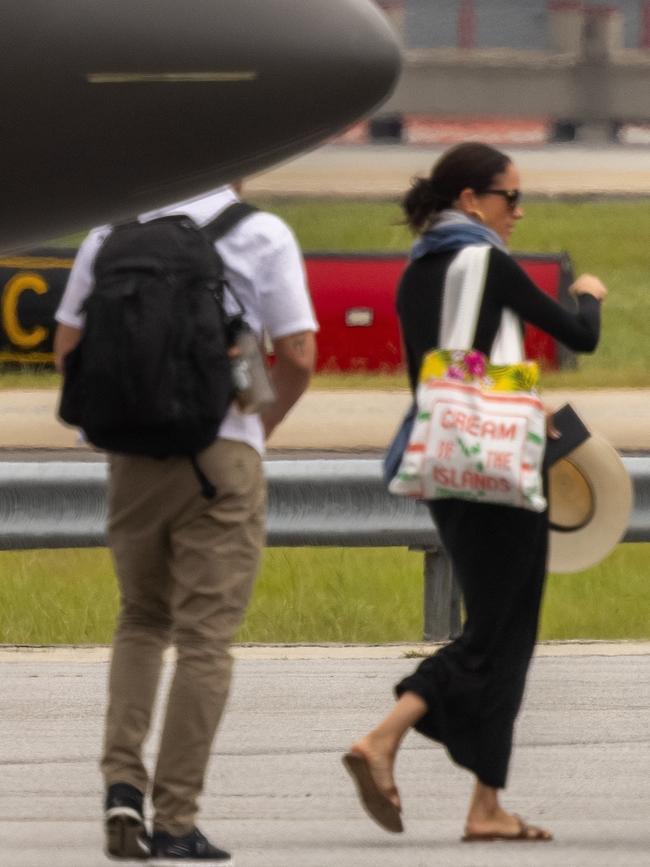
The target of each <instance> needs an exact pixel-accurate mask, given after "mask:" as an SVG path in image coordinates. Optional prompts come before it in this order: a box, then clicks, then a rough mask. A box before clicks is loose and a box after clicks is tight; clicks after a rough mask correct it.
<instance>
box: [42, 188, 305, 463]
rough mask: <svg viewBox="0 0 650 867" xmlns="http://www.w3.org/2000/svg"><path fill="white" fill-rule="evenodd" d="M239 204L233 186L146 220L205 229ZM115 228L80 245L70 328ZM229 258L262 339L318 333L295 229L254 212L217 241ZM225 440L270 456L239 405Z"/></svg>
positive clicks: (70, 294) (69, 291)
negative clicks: (187, 222)
mask: <svg viewBox="0 0 650 867" xmlns="http://www.w3.org/2000/svg"><path fill="white" fill-rule="evenodd" d="M236 201H238V198H237V196H236V195H235V193H234V191H233V190H232V189H231V188H230V187H221V188H220V189H218V190H215V191H214V192H212V193H208V194H207V195H203V196H200V197H198V198H196V199H190V200H188V201H186V202H179V203H177V204H173V205H169V206H167V207H165V208H160V209H158V210H156V211H148V212H147V213H145V214H141V215H140V216H139V217H138V219H139V220H140V221H141V222H147V221H148V220H153V219H156V218H157V217H162V216H168V215H170V214H186V215H187V216H189V217H191V218H192V219H193V220H194V221H195V222H196V223H197V224H198V225H199V226H202V225H205V224H206V223H209V222H210V221H211V220H213V219H214V218H215V217H216V216H217V214H219V213H220V212H221V211H223V210H224V208H227V207H228V205H230V204H232V203H233V202H236ZM110 231H111V227H110V226H101V227H99V228H96V229H93V230H92V231H91V232H90V233H89V234H88V236H87V237H86V239H85V240H84V241H83V243H82V244H81V246H80V247H79V251H78V253H77V256H76V258H75V261H74V265H73V266H72V270H71V271H70V276H69V278H68V283H67V285H66V288H65V292H64V293H63V297H62V299H61V303H60V305H59V308H58V310H57V311H56V314H55V318H56V320H57V321H58V322H61V323H62V324H64V325H70V326H72V327H74V328H83V326H84V315H83V313H82V312H81V306H82V304H83V302H84V301H85V299H86V297H87V296H88V294H89V293H90V291H91V289H92V285H93V265H94V261H95V256H96V255H97V251H98V250H99V248H100V246H101V244H102V242H103V240H104V239H105V238H106V236H107V235H108V233H109V232H110ZM215 246H216V248H217V251H218V253H219V255H220V256H221V258H222V259H223V262H224V268H225V277H226V279H227V281H228V283H229V285H230V286H232V288H233V290H234V292H235V293H236V294H237V297H238V298H239V300H240V301H241V303H242V304H243V306H244V308H245V310H246V314H245V319H246V321H247V322H248V324H249V325H250V327H251V328H252V329H253V331H255V333H256V334H257V335H258V336H259V337H260V338H261V337H262V335H263V333H264V332H266V334H267V335H268V336H269V338H270V339H271V340H276V339H278V338H280V337H287V336H288V335H289V334H297V333H299V332H301V331H317V330H318V324H317V322H316V319H315V317H314V312H313V308H312V305H311V299H310V297H309V292H308V290H307V284H306V280H305V269H304V263H303V259H302V255H301V253H300V249H299V247H298V243H297V241H296V239H295V237H294V235H293V232H292V231H291V229H290V228H289V227H288V226H287V225H286V224H285V223H284V222H283V221H282V220H281V219H280V218H279V217H276V216H274V215H273V214H268V213H265V212H263V211H260V212H257V213H253V214H251V215H250V216H248V217H246V218H245V219H244V220H242V222H241V223H239V224H238V225H237V226H235V227H234V228H233V229H232V230H231V231H230V232H228V234H227V235H225V236H224V237H223V238H220V239H219V240H218V241H217V242H216V245H215ZM219 436H220V437H222V438H224V439H231V440H237V441H241V442H245V443H248V444H249V445H250V446H252V447H253V448H254V449H256V450H257V451H258V452H259V453H260V454H264V431H263V428H262V422H261V419H260V417H259V415H257V414H253V415H244V414H243V413H241V412H239V410H238V409H237V407H236V406H235V405H234V404H233V405H232V406H231V408H230V410H229V411H228V415H227V416H226V418H225V419H224V421H223V423H222V425H221V427H220V429H219Z"/></svg>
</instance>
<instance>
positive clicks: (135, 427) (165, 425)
mask: <svg viewBox="0 0 650 867" xmlns="http://www.w3.org/2000/svg"><path fill="white" fill-rule="evenodd" d="M255 210H256V209H255V208H253V207H252V206H250V205H247V204H244V203H242V202H238V203H236V204H234V205H231V206H230V207H229V208H226V209H225V210H224V211H223V212H222V213H221V214H220V215H219V216H218V217H217V218H216V219H215V220H213V221H212V222H211V223H209V224H208V225H207V226H205V227H203V228H199V227H198V226H197V225H196V223H195V222H194V221H193V220H191V219H190V218H189V217H186V216H168V217H161V218H159V219H155V220H151V221H149V222H146V223H138V222H133V223H126V224H123V225H118V226H116V227H115V228H114V229H113V230H112V232H111V233H110V234H109V235H108V237H107V238H106V240H105V241H104V243H103V245H102V246H101V247H100V249H99V251H98V253H97V256H96V258H95V265H94V287H93V290H92V292H91V293H90V295H89V296H88V298H87V299H86V301H85V303H84V306H83V310H84V312H85V315H86V322H85V326H84V330H83V334H82V337H81V340H80V342H79V344H78V345H77V347H76V348H75V349H74V350H73V351H72V352H70V353H69V354H68V355H67V356H66V358H65V370H64V379H63V389H62V393H61V402H60V406H59V415H60V417H61V419H62V420H63V421H65V422H67V423H68V424H71V425H75V426H77V427H80V428H81V429H82V430H83V432H84V434H85V436H86V437H87V439H88V441H89V442H90V443H92V444H93V445H94V446H97V447H98V448H101V449H105V450H106V451H109V452H119V453H124V454H134V455H149V456H151V457H157V458H164V457H168V456H169V455H187V456H188V457H190V458H191V459H192V461H193V463H194V466H195V469H196V471H197V474H198V475H199V478H200V479H201V482H202V484H203V493H204V494H205V496H213V495H214V489H213V488H212V486H210V485H209V482H208V481H207V479H205V476H204V475H203V474H202V473H201V472H200V470H199V468H198V467H197V465H196V454H197V452H199V451H201V450H202V449H204V448H206V447H207V446H209V445H210V444H211V443H212V441H213V440H214V439H215V437H216V435H217V431H218V429H219V426H220V424H221V422H222V421H223V418H224V416H225V415H226V412H227V410H228V407H229V405H230V403H231V400H232V381H231V371H230V362H229V358H228V346H229V343H230V331H231V329H232V328H233V319H231V318H229V317H228V316H227V315H226V313H225V310H224V288H225V281H224V276H223V262H222V261H221V258H220V257H219V255H218V253H217V252H216V250H215V247H214V241H215V240H217V238H220V237H222V236H223V235H225V234H226V233H227V232H228V231H229V230H230V229H232V228H233V227H234V226H235V225H236V224H237V223H239V222H240V221H241V220H242V219H244V217H246V216H248V215H249V214H250V213H252V212H253V211H255ZM234 319H238V317H234ZM239 321H240V320H239Z"/></svg>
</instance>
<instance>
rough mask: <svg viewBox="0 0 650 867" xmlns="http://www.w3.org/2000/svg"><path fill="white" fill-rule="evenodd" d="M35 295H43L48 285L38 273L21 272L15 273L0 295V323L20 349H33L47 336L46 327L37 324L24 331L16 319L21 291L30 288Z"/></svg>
mask: <svg viewBox="0 0 650 867" xmlns="http://www.w3.org/2000/svg"><path fill="white" fill-rule="evenodd" d="M30 289H31V291H32V292H36V294H37V295H45V293H46V292H47V289H48V286H47V283H46V282H45V280H43V278H42V277H41V275H40V274H34V273H31V272H23V273H21V274H15V275H14V276H13V277H12V278H11V280H9V282H8V283H7V285H6V286H5V290H4V292H3V295H2V324H3V326H4V330H5V334H6V335H7V337H8V338H9V340H10V341H11V342H12V343H13V344H14V346H20V347H21V348H22V349H34V347H36V346H38V345H39V343H42V342H43V341H44V340H45V338H46V337H47V334H48V331H47V328H43V327H42V326H41V325H37V326H36V328H33V329H32V330H31V331H25V329H24V328H23V327H22V325H21V324H20V322H19V321H18V300H19V298H20V296H21V295H22V293H23V292H27V291H28V290H30Z"/></svg>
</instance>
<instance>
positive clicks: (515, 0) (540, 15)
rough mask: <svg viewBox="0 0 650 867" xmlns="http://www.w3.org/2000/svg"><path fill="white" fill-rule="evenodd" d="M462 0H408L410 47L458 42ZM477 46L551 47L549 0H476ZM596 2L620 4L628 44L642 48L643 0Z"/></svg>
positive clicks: (596, 1)
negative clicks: (548, 27)
mask: <svg viewBox="0 0 650 867" xmlns="http://www.w3.org/2000/svg"><path fill="white" fill-rule="evenodd" d="M461 3H462V0H405V4H406V5H405V28H406V44H407V46H408V47H409V48H443V47H449V48H450V47H455V46H456V45H457V44H458V14H459V11H460V7H461ZM474 3H475V9H476V30H475V32H476V47H477V48H520V49H523V48H538V49H543V48H546V47H547V11H546V10H547V6H548V2H547V0H474ZM590 3H591V4H592V5H594V6H605V5H606V6H617V7H618V8H619V9H620V10H621V11H622V12H623V14H624V16H625V37H624V38H625V47H626V48H638V47H639V39H640V32H641V11H640V10H641V2H640V0H610V2H607V3H603V2H600V0H590Z"/></svg>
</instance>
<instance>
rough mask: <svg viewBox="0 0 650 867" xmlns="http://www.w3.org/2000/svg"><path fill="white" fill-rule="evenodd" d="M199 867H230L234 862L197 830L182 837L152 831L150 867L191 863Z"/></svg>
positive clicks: (227, 853) (228, 853) (227, 854)
mask: <svg viewBox="0 0 650 867" xmlns="http://www.w3.org/2000/svg"><path fill="white" fill-rule="evenodd" d="M195 862H196V863H197V864H200V865H201V867H231V865H233V864H234V863H235V862H234V861H233V859H232V856H231V855H230V852H226V851H225V850H224V849H217V847H216V846H213V845H212V843H210V841H209V840H207V839H206V838H205V837H204V836H203V834H202V833H201V832H200V831H199V829H198V828H195V829H194V830H193V831H191V832H190V833H189V834H185V835H184V836H182V837H173V836H172V835H171V834H167V832H166V831H154V832H153V837H152V838H151V862H150V863H151V865H152V867H164V865H166V864H171V865H173V864H179V863H187V864H193V863H195Z"/></svg>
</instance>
